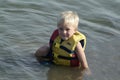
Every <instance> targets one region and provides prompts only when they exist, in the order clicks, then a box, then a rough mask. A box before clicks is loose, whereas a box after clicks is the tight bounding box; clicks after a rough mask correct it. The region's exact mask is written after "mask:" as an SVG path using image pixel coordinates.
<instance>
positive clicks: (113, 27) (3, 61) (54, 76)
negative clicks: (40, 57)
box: [0, 0, 120, 80]
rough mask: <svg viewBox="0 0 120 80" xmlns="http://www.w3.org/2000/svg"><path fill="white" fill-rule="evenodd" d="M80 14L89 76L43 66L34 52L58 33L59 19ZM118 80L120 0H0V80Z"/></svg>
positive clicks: (76, 71) (74, 70) (61, 68)
mask: <svg viewBox="0 0 120 80" xmlns="http://www.w3.org/2000/svg"><path fill="white" fill-rule="evenodd" d="M66 10H72V11H76V12H78V14H79V16H80V24H79V31H81V32H83V33H84V34H85V35H86V37H87V47H86V50H85V52H86V56H87V60H88V64H89V67H90V69H91V72H92V75H90V76H87V75H84V76H81V72H80V71H78V70H77V69H74V68H69V67H67V68H66V67H61V66H43V65H41V64H39V63H38V62H37V61H36V59H35V57H34V56H33V54H34V52H35V51H36V50H37V49H38V48H39V47H40V46H42V45H43V44H46V43H48V41H49V37H50V35H51V34H52V32H53V31H54V29H56V24H57V22H56V20H57V15H58V14H59V13H60V12H62V11H66ZM81 77H82V78H83V79H80V80H119V79H120V0H48V1H46V0H0V80H78V78H81Z"/></svg>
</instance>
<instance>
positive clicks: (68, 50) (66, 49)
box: [60, 45, 74, 54]
mask: <svg viewBox="0 0 120 80" xmlns="http://www.w3.org/2000/svg"><path fill="white" fill-rule="evenodd" d="M60 48H61V49H63V50H65V51H67V52H68V53H70V54H72V53H74V51H72V50H70V49H68V48H66V47H64V46H62V45H61V46H60Z"/></svg>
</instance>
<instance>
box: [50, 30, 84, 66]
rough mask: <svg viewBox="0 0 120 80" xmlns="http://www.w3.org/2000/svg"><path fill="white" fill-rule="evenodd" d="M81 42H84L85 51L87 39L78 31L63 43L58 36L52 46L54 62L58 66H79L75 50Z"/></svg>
mask: <svg viewBox="0 0 120 80" xmlns="http://www.w3.org/2000/svg"><path fill="white" fill-rule="evenodd" d="M81 40H82V41H83V42H84V45H83V49H85V46H86V37H85V36H84V35H83V34H82V33H80V32H78V31H77V32H76V33H74V35H73V36H72V37H71V38H70V39H68V40H65V41H63V42H62V43H61V37H60V36H57V37H56V38H55V40H54V42H53V46H52V54H53V62H54V63H55V64H57V65H65V66H79V61H78V59H77V55H76V53H75V48H76V45H77V43H78V42H80V41H81Z"/></svg>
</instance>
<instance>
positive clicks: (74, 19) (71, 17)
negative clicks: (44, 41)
mask: <svg viewBox="0 0 120 80" xmlns="http://www.w3.org/2000/svg"><path fill="white" fill-rule="evenodd" d="M60 24H65V25H71V26H73V27H75V29H76V30H77V29H78V24H79V16H78V14H77V13H76V12H73V11H65V12H62V13H61V14H60V16H59V17H58V21H57V25H60Z"/></svg>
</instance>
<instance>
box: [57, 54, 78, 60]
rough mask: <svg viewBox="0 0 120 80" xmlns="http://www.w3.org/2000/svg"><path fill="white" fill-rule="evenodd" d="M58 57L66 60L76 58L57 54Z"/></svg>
mask: <svg viewBox="0 0 120 80" xmlns="http://www.w3.org/2000/svg"><path fill="white" fill-rule="evenodd" d="M58 58H61V59H66V60H73V59H77V58H76V57H65V56H61V55H58Z"/></svg>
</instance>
